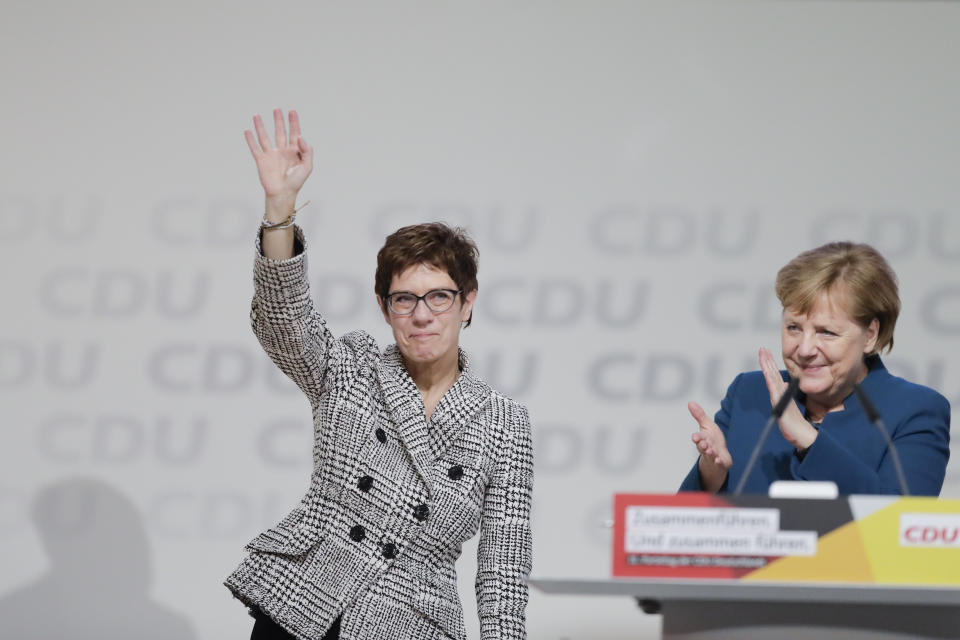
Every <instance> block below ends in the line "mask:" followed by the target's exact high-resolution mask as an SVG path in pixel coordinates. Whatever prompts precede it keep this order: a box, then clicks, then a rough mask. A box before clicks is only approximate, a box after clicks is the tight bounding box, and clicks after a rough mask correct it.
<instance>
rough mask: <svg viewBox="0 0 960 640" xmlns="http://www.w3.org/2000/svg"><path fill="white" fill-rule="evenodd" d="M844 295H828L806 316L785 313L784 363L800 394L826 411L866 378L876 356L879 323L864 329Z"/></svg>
mask: <svg viewBox="0 0 960 640" xmlns="http://www.w3.org/2000/svg"><path fill="white" fill-rule="evenodd" d="M843 302H844V299H843V295H842V294H841V295H837V294H833V295H831V294H830V293H824V294H822V295H821V296H820V299H819V300H818V301H817V302H816V304H814V305H813V307H812V308H811V309H810V312H809V313H807V314H803V313H800V312H799V311H797V310H795V309H784V311H783V325H782V332H781V344H782V346H783V362H784V364H785V365H786V367H787V371H788V372H789V373H790V376H791V377H793V378H799V379H800V390H801V391H803V392H804V393H805V394H807V402H808V404H809V403H810V402H813V403H815V404H817V405H819V406H820V407H821V408H823V409H824V410H825V411H834V410H837V409H840V408H842V407H843V400H844V398H846V397H847V396H848V395H850V393H851V392H852V391H853V388H854V387H855V386H856V385H857V384H858V383H859V382H860V381H862V380H863V378H864V377H866V375H867V365H866V363H865V362H864V357H865V356H866V355H868V354H870V353H871V352H873V349H874V346H875V345H876V342H877V333H878V329H879V326H880V323H879V322H878V321H877V320H876V319H874V320H872V321H871V322H870V325H869V326H867V327H864V326H863V325H862V324H860V323H858V322H857V321H856V320H854V319H853V317H851V316H850V314H849V313H847V311H846V308H845V305H844V304H843Z"/></svg>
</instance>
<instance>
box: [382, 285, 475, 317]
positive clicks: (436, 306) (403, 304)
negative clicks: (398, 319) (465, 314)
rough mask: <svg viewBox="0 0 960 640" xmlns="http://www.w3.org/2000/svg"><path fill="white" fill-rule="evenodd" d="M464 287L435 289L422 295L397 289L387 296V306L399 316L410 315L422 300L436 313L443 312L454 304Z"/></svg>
mask: <svg viewBox="0 0 960 640" xmlns="http://www.w3.org/2000/svg"><path fill="white" fill-rule="evenodd" d="M460 293H463V290H462V289H433V290H431V291H427V292H426V293H425V294H423V295H422V296H418V295H416V294H415V293H411V292H410V291H396V292H394V293H391V294H390V295H388V296H387V307H388V308H389V309H390V311H393V313H395V314H396V315H398V316H408V315H410V314H411V313H413V312H414V311H415V310H416V308H417V305H418V304H420V301H421V300H423V304H425V305H427V309H430V311H433V312H434V313H443V312H444V311H446V310H447V309H449V308H450V307H452V306H453V301H454V300H456V299H457V295H458V294H460Z"/></svg>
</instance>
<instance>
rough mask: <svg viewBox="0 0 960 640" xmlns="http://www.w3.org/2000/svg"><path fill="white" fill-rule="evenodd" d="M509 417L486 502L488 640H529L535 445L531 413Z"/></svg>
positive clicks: (483, 597) (482, 575)
mask: <svg viewBox="0 0 960 640" xmlns="http://www.w3.org/2000/svg"><path fill="white" fill-rule="evenodd" d="M509 413H512V414H513V415H512V420H511V422H512V423H513V424H511V425H510V427H509V432H508V434H507V438H508V442H506V443H505V446H504V447H503V448H502V449H501V452H502V457H501V459H500V461H499V464H498V465H497V470H496V472H495V475H494V477H493V478H491V481H490V484H489V485H488V487H487V491H486V494H485V496H484V501H483V515H482V520H481V525H480V544H479V547H478V550H477V580H476V591H477V610H478V613H479V616H480V635H481V637H482V638H483V640H507V639H510V640H522V639H525V638H526V637H527V632H526V622H525V619H526V606H527V578H528V577H529V576H530V568H531V561H532V546H533V543H532V536H531V531H530V503H531V498H532V492H533V445H532V443H531V438H530V418H529V415H528V413H527V410H526V408H525V407H522V406H520V405H514V407H513V411H510V412H509Z"/></svg>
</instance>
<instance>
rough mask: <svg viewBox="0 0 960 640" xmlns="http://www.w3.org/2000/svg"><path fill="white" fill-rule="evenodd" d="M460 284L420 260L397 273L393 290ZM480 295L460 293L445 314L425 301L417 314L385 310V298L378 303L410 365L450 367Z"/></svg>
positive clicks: (417, 292)
mask: <svg viewBox="0 0 960 640" xmlns="http://www.w3.org/2000/svg"><path fill="white" fill-rule="evenodd" d="M457 288H458V287H457V284H456V283H455V282H454V281H453V279H452V278H451V277H450V275H449V274H448V273H447V272H446V271H444V270H442V269H438V268H436V267H434V266H432V265H429V264H426V263H420V264H416V265H413V266H412V267H410V268H408V269H406V270H405V271H402V272H400V273H398V274H394V276H393V280H392V281H391V283H390V293H391V294H393V293H396V292H398V291H407V292H410V293H413V294H414V295H417V296H422V295H425V294H426V293H427V292H428V291H433V290H434V289H454V290H456V289H457ZM476 298H477V292H476V290H474V291H471V292H469V293H467V294H461V295H458V296H457V300H454V303H453V306H452V307H450V308H449V309H447V310H446V311H443V312H441V313H434V312H433V311H431V310H430V309H429V308H427V305H426V303H425V302H424V301H422V300H421V301H419V302H418V303H417V306H416V308H415V309H414V310H413V313H411V314H410V315H406V316H401V315H397V314H395V313H393V312H392V311H390V309H384V304H383V300H382V299H381V298H380V297H379V296H377V302H378V303H380V308H381V309H384V310H383V317H384V319H385V320H386V321H387V324H389V325H390V328H391V329H393V338H394V340H395V341H396V343H397V347H398V348H399V349H400V353H401V354H402V355H403V359H404V361H405V362H406V363H407V364H408V366H414V367H417V368H421V367H423V366H432V365H438V366H450V363H451V362H452V363H456V362H457V360H458V356H459V351H458V349H459V346H460V327H461V325H462V323H464V322H466V321H467V319H468V318H469V317H470V313H471V312H472V311H473V303H474V301H475V300H476Z"/></svg>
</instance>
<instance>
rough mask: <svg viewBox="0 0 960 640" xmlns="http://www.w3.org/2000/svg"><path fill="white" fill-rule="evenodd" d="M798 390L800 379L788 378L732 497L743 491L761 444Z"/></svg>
mask: <svg viewBox="0 0 960 640" xmlns="http://www.w3.org/2000/svg"><path fill="white" fill-rule="evenodd" d="M799 390H800V378H790V382H789V383H788V384H787V388H786V390H785V391H784V392H783V395H782V396H780V400H778V401H777V404H776V406H774V407H773V410H772V411H771V412H770V417H769V418H767V423H766V424H765V425H763V431H761V432H760V439H759V440H758V441H757V444H756V445H755V446H754V447H753V452H752V453H751V454H750V460H749V461H748V462H747V466H746V467H744V468H743V475H742V476H740V482H738V483H737V488H736V489H735V490H734V492H733V495H735V496H738V495H740V493H741V492H742V491H743V486H744V485H745V484H747V478H748V477H749V476H750V472H751V471H753V465H755V464H756V463H757V458H758V457H759V456H760V449H762V448H763V443H764V441H766V439H767V436H768V435H769V434H770V429H771V428H773V425H774V423H775V422H776V421H777V420H779V419H780V416H782V415H783V412H784V411H785V410H786V409H787V404H788V403H789V402H790V401H791V400H793V399H794V398H795V397H796V396H797V391H799Z"/></svg>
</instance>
